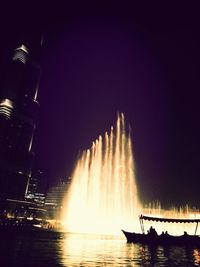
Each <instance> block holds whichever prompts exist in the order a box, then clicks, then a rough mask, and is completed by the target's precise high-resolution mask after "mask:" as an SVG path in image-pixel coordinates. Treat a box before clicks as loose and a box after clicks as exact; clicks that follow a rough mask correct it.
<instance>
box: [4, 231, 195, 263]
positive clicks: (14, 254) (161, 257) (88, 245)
mask: <svg viewBox="0 0 200 267" xmlns="http://www.w3.org/2000/svg"><path fill="white" fill-rule="evenodd" d="M199 248H200V246H199ZM199 248H197V247H195V248H187V247H181V246H179V247H178V246H170V247H163V246H157V247H149V246H147V245H141V244H127V243H126V240H125V239H124V237H123V236H121V237H111V236H99V235H86V234H84V235H81V234H71V233H59V234H58V233H57V234H47V233H40V234H34V235H30V234H25V233H23V234H22V233H18V234H16V233H15V234H12V235H8V234H6V238H5V234H4V236H2V233H1V241H0V249H1V253H0V266H4V267H6V266H9V267H10V266H12V267H15V266H20V267H22V266H26V267H29V266H32V267H33V266H34V267H47V266H48V267H51V266H63V267H64V266H67V267H68V266H89V267H90V266H91V267H93V266H161V267H162V266H200V250H199Z"/></svg>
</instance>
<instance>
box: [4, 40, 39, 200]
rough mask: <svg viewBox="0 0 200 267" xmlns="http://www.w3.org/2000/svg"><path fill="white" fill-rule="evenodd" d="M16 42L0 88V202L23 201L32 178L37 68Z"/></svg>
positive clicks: (28, 52) (26, 47)
mask: <svg viewBox="0 0 200 267" xmlns="http://www.w3.org/2000/svg"><path fill="white" fill-rule="evenodd" d="M30 47H31V46H29V45H28V42H22V43H19V45H18V46H17V47H16V48H15V49H14V52H13V55H12V57H11V59H10V62H9V64H8V66H7V70H6V72H5V76H4V79H3V82H2V87H1V88H0V199H6V198H15V199H23V197H24V194H25V191H26V187H27V183H28V180H29V178H30V176H31V170H32V163H33V158H34V153H33V150H32V142H33V135H34V130H35V119H36V115H37V111H38V106H39V104H38V101H37V93H38V86H39V78H40V67H39V65H38V64H37V63H36V62H35V61H34V58H33V56H32V54H33V53H32V50H31V49H30Z"/></svg>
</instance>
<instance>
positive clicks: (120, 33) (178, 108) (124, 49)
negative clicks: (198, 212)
mask: <svg viewBox="0 0 200 267" xmlns="http://www.w3.org/2000/svg"><path fill="white" fill-rule="evenodd" d="M27 10H28V11H26V12H24V13H23V10H22V11H20V12H21V13H20V14H22V13H23V16H22V15H20V16H19V13H18V12H16V10H15V9H14V8H13V10H12V11H11V12H8V11H6V12H5V14H4V16H3V17H2V19H1V47H0V48H1V49H0V51H1V52H0V62H1V67H0V70H1V71H2V70H3V69H4V66H5V65H6V59H7V56H8V55H9V53H10V51H11V50H12V48H13V47H15V44H16V42H15V41H16V40H17V39H20V38H21V36H26V38H29V40H31V42H33V44H34V46H35V43H37V42H36V40H38V39H37V38H38V36H40V35H41V34H42V35H43V38H44V42H43V47H42V50H40V51H39V50H38V48H35V54H36V55H37V57H38V59H39V62H40V64H41V67H42V76H41V83H40V90H39V102H40V111H39V117H38V121H37V130H36V132H35V140H34V142H35V143H34V150H35V154H36V157H35V168H36V169H37V168H40V169H41V170H43V171H44V176H45V177H46V179H47V180H48V182H49V184H51V183H53V182H54V181H56V180H57V179H59V178H65V177H68V176H69V175H70V174H71V171H72V169H73V166H74V163H75V160H76V158H77V155H78V152H79V151H81V150H83V149H87V148H89V147H90V146H91V144H92V141H93V140H95V139H96V138H97V137H98V136H99V135H100V134H103V133H104V132H105V131H106V130H109V129H110V126H111V125H113V124H114V123H115V121H116V116H117V112H118V111H120V112H124V114H125V118H126V121H127V122H128V123H129V124H130V125H131V129H132V140H133V152H134V158H135V164H136V174H137V181H138V187H139V191H140V195H141V198H142V199H143V200H145V201H146V202H148V201H152V200H160V201H161V203H162V204H163V205H165V206H168V205H171V204H177V205H184V204H186V203H189V204H190V205H194V206H197V207H200V196H199V195H200V194H199V192H200V105H199V99H200V98H199V97H200V93H199V88H200V75H199V70H200V63H199V62H200V30H199V29H200V27H199V26H200V23H199V14H198V8H197V6H196V7H195V6H191V5H190V6H186V5H183V4H182V5H178V4H176V5H171V6H161V5H154V6H151V5H150V4H143V5H142V4H141V5H139V4H137V5H130V4H127V5H125V4H124V3H123V1H121V5H117V4H116V3H115V2H109V4H108V3H107V4H102V3H101V4H100V2H99V5H97V3H96V4H94V3H93V4H91V3H89V2H88V3H87V4H86V2H85V3H84V1H82V3H81V2H77V3H74V4H69V5H67V4H66V5H65V6H59V7H58V6H48V7H47V6H41V5H40V6H35V7H34V8H31V7H29V8H28V9H27ZM35 47H36V46H35Z"/></svg>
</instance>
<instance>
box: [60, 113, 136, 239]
mask: <svg viewBox="0 0 200 267" xmlns="http://www.w3.org/2000/svg"><path fill="white" fill-rule="evenodd" d="M65 205H67V206H66V207H65V208H64V212H63V220H64V222H65V228H66V230H67V231H72V232H87V233H90V232H92V233H109V234H114V233H119V232H120V229H122V228H125V229H132V228H133V223H134V222H135V224H136V225H137V224H138V214H139V213H140V203H139V200H138V192H137V186H136V181H135V173H134V160H133V154H132V144H131V137H130V131H127V130H126V127H125V121H124V115H123V114H119V115H118V118H117V123H116V127H115V128H113V127H111V130H110V133H107V132H106V133H105V136H104V137H103V138H102V137H101V136H99V138H98V139H97V140H96V141H95V142H94V143H93V145H92V147H91V149H88V150H86V151H83V153H82V155H81V156H80V158H79V159H78V161H77V164H76V167H75V170H74V173H73V175H72V183H71V186H70V188H69V191H68V193H67V196H66V198H65V201H64V206H65Z"/></svg>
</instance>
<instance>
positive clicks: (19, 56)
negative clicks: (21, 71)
mask: <svg viewBox="0 0 200 267" xmlns="http://www.w3.org/2000/svg"><path fill="white" fill-rule="evenodd" d="M28 54H29V52H28V48H27V47H26V46H25V45H23V44H22V45H21V46H19V47H17V48H16V49H15V54H14V56H13V60H14V61H17V60H19V61H21V62H22V63H23V64H26V62H27V55H28Z"/></svg>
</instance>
